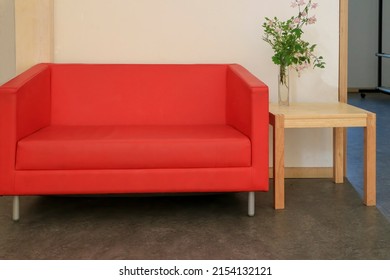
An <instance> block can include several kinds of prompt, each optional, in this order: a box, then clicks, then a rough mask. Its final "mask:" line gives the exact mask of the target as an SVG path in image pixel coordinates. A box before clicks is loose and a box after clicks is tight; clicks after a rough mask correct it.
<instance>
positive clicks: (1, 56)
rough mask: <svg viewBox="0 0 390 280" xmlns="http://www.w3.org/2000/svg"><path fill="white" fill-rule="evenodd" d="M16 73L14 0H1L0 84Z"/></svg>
mask: <svg viewBox="0 0 390 280" xmlns="http://www.w3.org/2000/svg"><path fill="white" fill-rule="evenodd" d="M14 75H15V21H14V1H13V0H0V84H3V83H4V82H6V81H8V80H9V79H10V78H11V77H13V76H14Z"/></svg>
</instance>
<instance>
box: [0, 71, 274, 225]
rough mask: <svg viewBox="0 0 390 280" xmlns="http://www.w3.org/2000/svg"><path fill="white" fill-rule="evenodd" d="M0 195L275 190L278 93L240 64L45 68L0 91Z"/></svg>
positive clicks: (251, 203) (251, 205)
mask: <svg viewBox="0 0 390 280" xmlns="http://www.w3.org/2000/svg"><path fill="white" fill-rule="evenodd" d="M0 112H1V114H0V195H9V196H14V213H13V218H14V220H17V219H18V218H19V211H18V209H19V196H23V195H61V194H121V193H171V192H175V193H186V192H249V210H248V211H249V212H248V213H249V215H254V191H267V190H268V88H267V86H266V85H265V84H264V83H262V82H261V81H260V80H258V79H257V78H256V77H254V76H253V75H251V74H250V73H249V72H248V71H247V70H245V69H244V68H243V67H242V66H240V65H237V64H227V65H220V64H216V65H203V64H202V65H125V64H123V65H121V64H116V65H111V64H105V65H98V64H38V65H36V66H34V67H32V68H31V69H29V70H27V71H26V72H24V73H22V74H21V75H19V76H17V77H16V78H14V79H12V80H11V81H9V82H7V83H6V84H4V85H3V86H1V87H0Z"/></svg>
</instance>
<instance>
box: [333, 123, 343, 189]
mask: <svg viewBox="0 0 390 280" xmlns="http://www.w3.org/2000/svg"><path fill="white" fill-rule="evenodd" d="M344 131H345V129H344V128H343V127H335V128H333V177H334V182H335V183H337V184H338V183H343V182H344V156H345V151H344Z"/></svg>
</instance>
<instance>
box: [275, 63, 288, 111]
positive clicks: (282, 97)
mask: <svg viewBox="0 0 390 280" xmlns="http://www.w3.org/2000/svg"><path fill="white" fill-rule="evenodd" d="M289 78H290V77H289V69H288V67H284V66H280V68H279V76H278V103H279V105H281V106H289V105H290V83H289Z"/></svg>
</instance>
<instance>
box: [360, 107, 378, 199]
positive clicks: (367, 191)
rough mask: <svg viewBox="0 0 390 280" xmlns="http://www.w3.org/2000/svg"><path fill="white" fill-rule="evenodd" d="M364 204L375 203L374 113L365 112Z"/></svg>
mask: <svg viewBox="0 0 390 280" xmlns="http://www.w3.org/2000/svg"><path fill="white" fill-rule="evenodd" d="M363 200H364V204H366V205H367V206H375V204H376V115H375V114H367V127H365V128H364V198H363Z"/></svg>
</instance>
